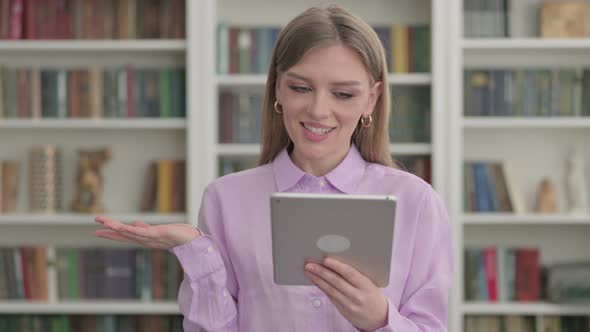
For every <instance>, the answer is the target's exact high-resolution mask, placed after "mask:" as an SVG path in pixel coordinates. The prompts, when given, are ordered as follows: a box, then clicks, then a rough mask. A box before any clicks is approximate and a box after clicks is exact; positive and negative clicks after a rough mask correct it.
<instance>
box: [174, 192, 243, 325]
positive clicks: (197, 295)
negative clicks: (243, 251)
mask: <svg viewBox="0 0 590 332" xmlns="http://www.w3.org/2000/svg"><path fill="white" fill-rule="evenodd" d="M221 218H222V213H221V206H220V204H219V199H218V197H217V194H216V192H215V190H214V188H213V187H212V186H211V185H209V186H208V187H207V189H206V190H205V193H204V194H203V201H202V203H201V209H200V211H199V228H200V230H201V231H202V235H201V236H199V237H197V238H196V239H194V240H193V241H191V242H189V243H185V244H182V245H179V246H176V247H173V248H171V249H170V251H171V252H172V253H173V254H174V255H176V257H177V258H178V260H179V262H180V265H181V266H182V268H183V270H184V279H183V281H182V283H181V285H180V289H179V292H178V305H179V307H180V312H181V313H182V314H183V315H184V321H183V327H184V331H185V332H197V331H199V332H200V331H228V332H229V331H234V332H235V331H237V330H238V328H237V317H238V312H237V303H236V300H235V299H236V298H237V293H238V287H237V282H236V277H235V274H234V271H233V267H232V265H231V261H230V260H229V257H228V255H227V251H226V249H225V248H226V246H225V235H224V229H223V221H222V219H221Z"/></svg>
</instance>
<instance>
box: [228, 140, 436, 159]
mask: <svg viewBox="0 0 590 332" xmlns="http://www.w3.org/2000/svg"><path fill="white" fill-rule="evenodd" d="M389 149H390V151H391V152H393V153H395V155H426V154H430V153H431V152H432V146H431V145H430V144H428V143H394V144H391V145H390V146H389ZM259 153H260V145H258V144H218V145H217V154H218V155H220V156H257V155H258V154H259Z"/></svg>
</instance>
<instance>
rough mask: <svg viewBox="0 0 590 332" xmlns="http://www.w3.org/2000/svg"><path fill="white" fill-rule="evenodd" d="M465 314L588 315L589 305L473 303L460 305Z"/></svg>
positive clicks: (589, 313) (589, 312) (589, 311)
mask: <svg viewBox="0 0 590 332" xmlns="http://www.w3.org/2000/svg"><path fill="white" fill-rule="evenodd" d="M462 311H463V313H464V314H466V315H563V316H571V315H590V306H589V305H565V304H552V303H473V302H467V303H464V304H463V305H462Z"/></svg>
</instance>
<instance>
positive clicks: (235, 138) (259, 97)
mask: <svg viewBox="0 0 590 332" xmlns="http://www.w3.org/2000/svg"><path fill="white" fill-rule="evenodd" d="M263 100H264V97H263V94H262V93H249V92H235V91H229V90H227V91H221V92H220V93H219V142H220V143H259V142H260V130H261V121H262V101H263Z"/></svg>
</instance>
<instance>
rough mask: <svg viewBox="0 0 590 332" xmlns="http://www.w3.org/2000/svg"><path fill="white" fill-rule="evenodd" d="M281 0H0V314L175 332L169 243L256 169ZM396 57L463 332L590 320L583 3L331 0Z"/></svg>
mask: <svg viewBox="0 0 590 332" xmlns="http://www.w3.org/2000/svg"><path fill="white" fill-rule="evenodd" d="M324 3H326V1H316V0H304V1H288V0H278V1H272V2H267V1H263V0H247V1H245V0H198V1H187V0H94V1H88V0H47V1H40V0H0V331H10V332H12V331H34V332H37V331H40V332H65V331H72V332H73V331H97V332H103V331H104V332H119V331H121V332H123V331H153V332H156V331H182V316H181V314H180V312H179V310H178V304H177V295H178V288H179V285H180V282H181V281H182V276H183V273H182V269H181V267H180V265H179V264H178V261H177V260H176V258H175V257H174V256H173V255H172V254H170V253H169V252H167V251H163V250H148V249H144V248H140V247H136V246H131V245H125V244H120V243H115V242H112V241H106V240H101V239H98V238H95V237H94V236H93V233H94V230H96V229H98V225H96V224H95V223H94V221H93V220H94V217H95V216H96V215H98V214H106V215H108V216H111V217H113V218H115V219H118V220H121V221H124V222H131V221H133V220H141V221H144V222H146V223H149V224H163V223H191V224H196V222H197V215H198V210H199V204H200V199H201V195H202V191H203V189H204V187H205V186H206V184H207V183H208V182H209V181H211V180H213V179H215V178H216V177H219V176H223V175H225V174H229V173H233V172H238V171H241V170H245V169H248V168H252V167H256V163H257V158H258V154H259V152H260V145H259V143H260V115H261V105H262V100H263V93H264V85H265V82H266V72H267V71H268V67H269V64H270V56H271V51H272V48H273V45H274V43H275V41H276V38H277V35H278V32H279V31H280V29H281V27H282V26H284V25H285V24H286V23H287V22H288V21H289V20H291V19H292V18H293V17H294V16H296V15H297V14H298V13H300V12H301V11H303V10H304V9H306V8H307V7H309V6H312V5H317V4H324ZM330 3H337V4H341V5H342V6H344V7H345V8H347V9H349V10H350V11H352V12H353V13H355V14H357V15H359V16H361V17H362V18H363V19H365V20H366V21H367V22H369V23H370V24H371V26H372V27H373V28H374V30H375V31H376V32H377V34H378V36H379V37H380V39H381V41H382V43H383V47H384V50H385V52H386V56H387V63H388V67H389V75H388V80H389V87H388V88H389V89H390V91H391V94H392V105H391V110H392V116H391V119H390V120H391V121H390V127H389V128H390V130H389V134H390V140H391V144H390V149H391V153H392V156H393V157H394V159H395V160H396V161H397V162H398V167H400V168H402V169H404V170H406V171H408V172H412V173H414V174H416V175H418V176H419V177H421V178H423V179H424V180H426V181H427V182H428V183H430V184H431V185H432V186H433V187H434V189H435V190H436V191H437V192H438V193H439V194H440V195H441V196H442V197H443V199H444V201H445V203H446V205H447V208H448V210H449V214H450V217H451V218H450V220H451V223H452V227H453V243H454V250H455V251H454V258H455V276H454V287H453V289H452V292H451V297H450V299H449V305H450V312H449V331H465V332H479V331H483V332H496V331H498V332H500V331H506V332H513V331H514V332H517V331H524V332H588V331H590V319H589V317H590V244H588V238H590V208H589V206H590V195H589V191H590V148H588V145H589V143H590V1H587V0H582V1H566V0H487V1H484V0H448V1H444V2H443V1H433V0H369V1H354V0H338V1H330Z"/></svg>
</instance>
